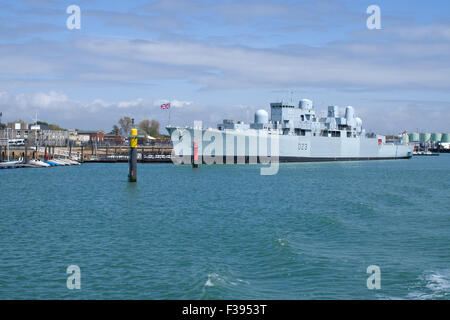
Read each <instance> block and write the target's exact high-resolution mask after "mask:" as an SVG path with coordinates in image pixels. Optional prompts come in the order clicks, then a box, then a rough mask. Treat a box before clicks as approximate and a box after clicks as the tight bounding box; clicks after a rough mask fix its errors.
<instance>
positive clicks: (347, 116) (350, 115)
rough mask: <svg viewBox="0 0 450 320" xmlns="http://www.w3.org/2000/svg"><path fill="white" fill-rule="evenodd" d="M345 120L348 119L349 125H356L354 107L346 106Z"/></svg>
mask: <svg viewBox="0 0 450 320" xmlns="http://www.w3.org/2000/svg"><path fill="white" fill-rule="evenodd" d="M345 120H347V125H349V126H351V127H355V126H356V121H355V111H354V110H353V107H351V106H348V107H347V108H345Z"/></svg>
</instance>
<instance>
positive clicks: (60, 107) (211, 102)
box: [0, 0, 450, 133]
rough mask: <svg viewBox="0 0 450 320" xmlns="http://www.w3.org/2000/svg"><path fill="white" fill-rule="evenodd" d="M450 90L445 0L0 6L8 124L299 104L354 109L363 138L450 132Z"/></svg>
mask: <svg viewBox="0 0 450 320" xmlns="http://www.w3.org/2000/svg"><path fill="white" fill-rule="evenodd" d="M72 4H76V5H78V6H79V7H80V8H81V29H80V30H69V29H67V28H66V19H67V18H68V16H69V14H67V13H66V8H67V7H68V6H69V5H72ZM372 4H376V5H378V6H379V7H380V8H381V25H382V29H381V30H368V29H367V27H366V19H367V18H368V14H366V9H367V7H368V6H369V5H372ZM449 89H450V3H449V2H448V1H431V2H426V1H398V0H397V1H355V0H353V1H345V0H341V1H331V0H315V1H314V0H304V1H299V0H297V1H293V0H290V1H283V0H281V1H280V0H279V1H263V0H261V1H252V0H240V1H232V0H226V1H219V0H215V1H207V0H194V1H181V0H177V1H175V0H154V1H148V0H145V1H144V0H140V1H75V0H72V1H56V0H55V1H54V0H19V1H0V111H2V112H3V121H4V122H5V121H13V120H18V119H22V120H25V121H31V119H32V118H33V117H34V114H35V113H36V112H38V115H39V118H40V119H41V120H45V121H47V122H54V123H58V124H60V125H62V126H64V127H67V128H80V129H95V128H98V129H105V130H109V129H110V128H111V127H112V125H113V124H115V123H116V122H117V120H118V119H119V118H120V117H122V116H132V117H134V118H136V119H137V120H138V121H139V120H142V119H147V118H150V119H156V120H159V121H160V122H161V124H162V125H165V124H167V121H168V111H166V110H164V111H163V110H161V109H160V108H159V105H160V104H161V102H166V101H171V102H172V105H173V108H172V111H171V117H172V121H171V122H172V123H173V124H179V125H189V124H192V122H193V121H194V120H203V121H204V123H205V125H207V126H215V124H216V123H218V122H220V121H221V120H222V118H234V119H237V120H244V121H250V120H251V119H252V116H253V113H254V111H255V110H256V109H259V108H265V109H268V105H269V103H270V102H273V101H276V100H280V99H284V100H290V98H291V96H292V98H293V100H295V101H296V100H299V99H300V98H310V99H312V100H313V101H314V102H315V107H316V110H317V111H318V112H319V113H320V112H321V111H322V110H325V109H326V106H327V105H331V104H335V105H339V106H340V107H342V108H344V107H345V106H347V105H352V106H354V108H355V110H356V113H357V114H358V115H359V116H360V117H361V118H362V119H363V121H364V123H363V125H364V126H365V127H366V129H367V130H373V131H377V132H383V133H399V132H402V131H403V130H408V131H415V130H421V131H422V130H423V131H444V132H448V131H450V126H449V122H450V116H449V114H450V93H449V92H450V90H449ZM291 92H292V93H291Z"/></svg>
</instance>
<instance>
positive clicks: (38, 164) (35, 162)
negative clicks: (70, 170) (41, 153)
mask: <svg viewBox="0 0 450 320" xmlns="http://www.w3.org/2000/svg"><path fill="white" fill-rule="evenodd" d="M29 163H30V164H32V165H34V166H38V167H51V166H50V165H49V164H48V163H45V162H42V161H40V160H36V159H32V160H30V162H29Z"/></svg>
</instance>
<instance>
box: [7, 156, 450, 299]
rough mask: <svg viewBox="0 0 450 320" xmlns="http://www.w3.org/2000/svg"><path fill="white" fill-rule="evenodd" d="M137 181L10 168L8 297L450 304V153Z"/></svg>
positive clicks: (95, 167)
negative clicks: (375, 274) (71, 282)
mask: <svg viewBox="0 0 450 320" xmlns="http://www.w3.org/2000/svg"><path fill="white" fill-rule="evenodd" d="M127 174H128V167H127V164H83V165H82V166H73V167H54V168H41V169H14V170H0V299H449V298H450V210H449V207H450V198H449V194H450V193H449V190H450V188H449V185H450V156H449V155H445V154H442V155H440V156H439V157H415V158H413V159H411V160H396V161H367V162H334V163H299V164H282V165H280V168H279V172H278V174H276V175H273V176H261V175H260V166H258V165H215V166H206V165H203V166H201V167H200V168H199V169H198V170H194V169H192V168H191V167H190V166H175V165H172V164H139V165H138V182H137V183H134V184H133V183H129V182H128V181H127ZM69 265H77V266H79V268H80V271H81V278H80V279H81V280H80V281H81V289H80V290H76V289H74V290H69V289H68V288H67V286H66V280H67V278H68V277H69V274H67V273H66V269H67V267H68V266H69ZM370 265H376V266H378V267H379V268H380V271H381V274H380V284H381V288H380V289H373V290H370V289H368V287H367V278H368V277H369V276H370V274H368V273H367V272H366V271H367V267H368V266H370Z"/></svg>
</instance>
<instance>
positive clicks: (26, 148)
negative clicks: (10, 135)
mask: <svg viewBox="0 0 450 320" xmlns="http://www.w3.org/2000/svg"><path fill="white" fill-rule="evenodd" d="M23 159H24V161H25V163H28V144H26V143H25V156H24V157H23Z"/></svg>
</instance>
